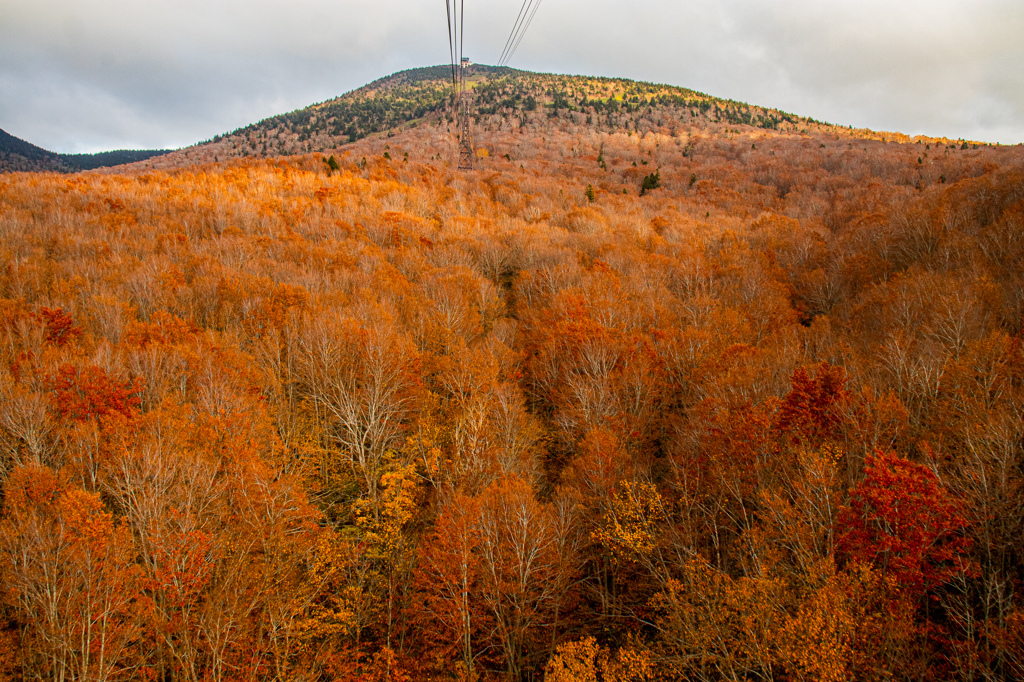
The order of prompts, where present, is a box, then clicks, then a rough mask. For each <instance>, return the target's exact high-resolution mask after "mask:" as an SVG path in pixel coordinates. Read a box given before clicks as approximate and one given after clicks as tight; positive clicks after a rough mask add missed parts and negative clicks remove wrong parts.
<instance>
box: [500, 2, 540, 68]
mask: <svg viewBox="0 0 1024 682" xmlns="http://www.w3.org/2000/svg"><path fill="white" fill-rule="evenodd" d="M540 3H541V0H537V4H536V5H534V6H533V12H531V13H530V18H529V19H527V20H526V26H525V27H524V28H523V30H521V31H520V32H519V39H518V40H516V44H515V45H514V46H513V47H512V51H511V52H509V53H508V55H507V56H506V57H505V62H504V63H505V64H506V65H507V64H508V63H509V62H510V61H511V60H512V57H513V56H514V55H515V53H516V50H518V49H519V44H520V43H521V42H523V36H525V35H526V32H527V31H528V30H530V24H532V23H533V18H534V17H535V16H537V10H538V9H540Z"/></svg>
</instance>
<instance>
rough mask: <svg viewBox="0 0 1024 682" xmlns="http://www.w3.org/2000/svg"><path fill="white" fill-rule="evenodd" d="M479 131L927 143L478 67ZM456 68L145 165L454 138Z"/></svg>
mask: <svg viewBox="0 0 1024 682" xmlns="http://www.w3.org/2000/svg"><path fill="white" fill-rule="evenodd" d="M468 85H469V87H470V88H471V90H472V92H473V94H474V106H475V107H476V111H475V115H474V122H475V129H476V130H478V131H479V132H480V133H484V134H485V133H487V132H490V131H497V130H503V129H504V130H507V129H509V128H510V127H518V128H521V129H529V130H531V131H534V132H540V133H541V136H543V132H542V131H544V130H552V131H554V130H558V131H561V132H570V131H571V132H572V133H573V134H582V133H584V132H586V131H587V130H590V131H592V132H596V133H611V132H615V131H621V132H626V131H629V132H631V133H635V134H639V135H645V134H647V133H651V132H658V133H664V134H668V135H676V136H678V135H681V134H700V135H705V136H715V137H717V136H734V135H739V134H753V133H758V134H766V135H773V136H801V135H812V136H813V135H826V134H827V135H831V136H832V137H836V136H838V137H840V138H842V139H865V140H877V141H886V140H888V141H902V142H910V141H916V140H917V139H921V140H922V141H925V142H932V141H942V142H949V141H948V140H945V139H941V140H940V139H938V138H925V137H921V138H914V140H911V139H910V138H909V137H908V136H906V135H902V134H899V133H888V132H878V131H871V130H866V129H855V128H852V127H848V126H847V127H844V126H840V125H834V124H830V123H824V122H821V121H817V120H815V119H813V118H809V117H806V116H799V115H795V114H792V113H788V112H785V111H781V110H779V109H774V108H771V107H763V106H758V105H751V104H747V103H744V102H739V101H735V100H729V99H723V98H719V97H714V96H712V95H708V94H705V93H702V92H697V91H695V90H691V89H688V88H682V87H677V86H673V85H665V84H657V83H647V82H639V81H633V80H629V79H625V78H600V77H589V76H569V75H557V74H546V73H533V72H529V71H521V70H518V69H512V68H508V67H494V66H488V65H484V64H475V65H473V66H472V67H471V70H470V73H469V76H468ZM451 112H452V87H451V70H450V67H448V66H432V67H424V68H417V69H409V70H406V71H400V72H398V73H395V74H392V75H390V76H387V77H385V78H381V79H379V80H376V81H374V82H372V83H370V84H369V85H366V86H364V87H362V88H359V89H357V90H353V91H352V92H349V93H347V94H345V95H342V96H340V97H337V98H335V99H331V100H328V101H325V102H321V103H319V104H314V105H311V106H309V107H306V108H304V109H297V110H295V111H292V112H289V113H286V114H280V115H278V116H272V117H270V118H266V119H263V120H261V121H259V122H257V123H253V124H251V125H248V126H245V127H243V128H238V129H236V130H233V131H231V132H229V133H225V134H223V135H218V136H216V137H214V138H213V139H212V140H209V141H206V142H203V143H200V144H198V145H195V146H194V147H190V148H188V149H183V150H179V151H177V152H174V153H171V154H168V155H166V156H164V157H162V158H161V159H160V160H159V161H155V162H152V163H149V164H146V165H147V167H153V168H170V167H175V166H182V165H191V164H194V163H197V162H218V161H225V160H227V159H230V158H270V157H279V156H289V155H294V154H308V153H323V152H328V153H331V154H333V153H335V152H336V151H339V150H344V149H346V148H348V145H351V144H353V143H356V142H359V141H362V140H367V139H378V140H387V139H390V138H394V137H395V136H397V135H402V134H403V133H409V132H410V131H414V130H416V129H417V128H423V127H433V128H435V129H440V128H441V126H442V124H443V126H444V131H445V132H450V124H451V123H452V113H451Z"/></svg>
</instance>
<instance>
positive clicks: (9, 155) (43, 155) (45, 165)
mask: <svg viewBox="0 0 1024 682" xmlns="http://www.w3.org/2000/svg"><path fill="white" fill-rule="evenodd" d="M168 151H170V150H167V149H144V150H143V149H119V150H116V151H112V152H99V153H96V154H57V153H55V152H50V151H47V150H45V149H43V148H42V147H37V146H35V145H34V144H30V143H28V142H25V141H24V140H22V139H19V138H17V137H14V136H13V135H10V134H8V133H6V132H4V131H3V130H0V173H4V172H19V171H22V172H23V171H51V172H53V171H56V172H58V173H73V172H75V171H81V170H93V169H95V168H103V167H106V166H118V165H121V164H125V163H134V162H136V161H143V160H145V159H149V158H152V157H154V156H160V155H161V154H166V153H167V152H168Z"/></svg>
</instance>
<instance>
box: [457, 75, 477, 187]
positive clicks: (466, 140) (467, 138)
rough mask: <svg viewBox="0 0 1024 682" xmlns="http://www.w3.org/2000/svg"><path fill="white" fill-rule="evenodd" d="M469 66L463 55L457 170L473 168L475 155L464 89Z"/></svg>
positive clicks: (466, 91) (459, 99)
mask: <svg viewBox="0 0 1024 682" xmlns="http://www.w3.org/2000/svg"><path fill="white" fill-rule="evenodd" d="M469 67H470V61H469V59H468V58H467V57H463V58H462V63H461V64H460V65H459V98H458V108H459V170H473V157H474V156H475V155H476V152H475V150H474V149H473V131H472V129H471V128H470V123H469V98H470V95H469V91H468V90H467V89H466V72H467V71H468V70H469Z"/></svg>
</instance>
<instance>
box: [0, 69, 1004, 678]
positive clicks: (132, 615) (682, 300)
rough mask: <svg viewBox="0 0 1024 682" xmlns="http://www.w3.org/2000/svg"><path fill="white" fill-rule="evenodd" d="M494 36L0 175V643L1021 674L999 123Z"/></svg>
mask: <svg viewBox="0 0 1024 682" xmlns="http://www.w3.org/2000/svg"><path fill="white" fill-rule="evenodd" d="M514 76H515V73H514V72H509V73H508V74H507V76H503V77H507V79H508V80H505V81H502V80H500V79H497V78H496V79H495V80H494V81H493V82H491V81H487V82H483V81H481V82H480V83H479V84H478V85H477V104H478V106H479V107H480V108H481V109H480V117H479V119H478V124H477V127H476V143H477V148H478V159H477V161H478V168H477V170H474V171H472V172H468V173H456V172H455V171H454V170H453V169H452V168H451V163H450V162H451V160H452V158H453V153H454V146H453V140H452V137H451V135H450V134H449V132H448V124H447V122H446V121H445V119H444V113H443V106H445V105H444V104H443V102H444V94H443V92H441V91H437V92H436V93H435V95H429V92H430V90H429V88H430V87H434V86H428V85H417V83H416V82H410V83H408V84H406V85H402V86H401V87H410V88H421V89H420V90H419V91H418V92H420V95H416V96H415V97H413V96H412V95H409V96H408V97H406V98H405V99H404V100H403V101H406V100H408V101H410V102H411V101H414V100H415V101H417V102H420V104H418V105H417V106H420V105H422V106H423V107H425V109H424V112H426V111H427V108H429V107H430V106H439V107H441V109H440V110H438V109H435V110H434V111H435V112H438V113H437V117H436V118H435V119H432V120H431V119H430V118H429V115H428V114H426V113H424V114H422V116H419V115H417V111H418V109H416V108H410V109H409V110H407V111H406V113H401V112H398V113H396V111H395V110H394V109H389V110H388V111H386V112H385V113H386V114H387V115H388V116H392V118H391V119H388V120H387V121H384V122H383V123H381V124H380V125H382V126H383V125H387V126H391V125H395V124H396V121H397V122H402V123H403V125H402V127H400V128H390V129H388V130H390V133H391V134H390V136H389V133H388V132H387V131H385V130H384V128H381V129H380V130H373V129H372V128H373V126H374V125H377V124H376V123H374V124H372V125H371V124H369V123H367V124H366V127H363V123H360V122H356V123H354V125H355V126H356V131H357V135H356V136H355V137H358V138H360V139H358V141H356V142H353V143H347V139H346V141H345V142H346V144H345V145H344V146H343V147H339V148H337V149H335V146H336V145H337V143H338V140H336V139H335V134H334V133H333V132H332V133H331V134H330V136H329V137H330V139H329V140H328V139H327V137H324V138H323V142H321V141H320V139H321V138H315V137H312V136H311V137H310V138H309V139H307V140H302V141H301V143H302V144H307V143H308V144H313V145H321V144H322V145H327V148H328V149H329V150H330V152H329V153H318V152H313V153H305V154H300V155H292V156H284V157H281V158H270V159H263V158H244V159H228V157H229V156H230V155H231V154H235V153H240V151H239V150H240V147H231V145H232V144H235V143H237V142H238V141H240V140H243V139H244V140H256V141H257V149H256V150H252V147H251V145H250V146H249V149H250V150H251V151H255V152H257V153H259V154H260V155H262V146H261V145H262V140H263V139H266V140H267V142H268V147H267V154H268V155H270V154H271V153H272V151H273V150H274V149H275V148H276V145H277V144H278V143H277V142H276V140H281V139H285V147H284V150H285V151H288V150H289V149H291V148H290V147H288V146H287V145H289V144H292V143H291V142H288V140H290V139H292V138H290V137H288V136H289V135H291V136H296V137H299V136H301V135H302V134H303V132H304V131H303V129H302V126H304V125H306V124H304V123H302V122H301V121H302V119H297V121H296V122H295V126H296V127H295V128H292V127H289V128H288V133H287V134H286V135H285V137H284V138H282V137H281V133H280V132H279V133H278V134H277V137H274V135H273V134H272V133H271V131H275V130H276V131H282V130H283V129H284V128H283V126H284V119H282V120H280V121H278V122H276V123H272V126H273V127H267V126H270V125H271V123H267V122H264V123H263V124H261V126H257V127H254V128H252V129H251V130H250V131H248V132H244V133H242V132H240V133H236V134H235V135H232V136H228V137H225V138H224V139H223V140H221V141H218V142H216V143H213V144H212V145H211V146H209V149H207V148H205V147H203V148H199V149H193V150H190V152H189V153H190V154H191V155H192V157H191V158H193V159H196V158H198V157H201V158H209V162H208V163H201V164H198V163H197V164H193V165H187V164H186V161H187V159H186V157H185V156H184V153H176V154H173V155H170V157H161V159H153V160H151V161H150V162H147V163H153V164H156V163H157V162H158V161H161V160H166V161H167V163H168V164H173V165H176V166H177V167H168V168H167V169H165V170H160V169H153V168H149V169H146V168H139V167H136V168H134V169H121V170H120V171H119V172H113V171H106V172H104V173H80V174H77V175H74V176H63V175H58V174H10V175H5V176H2V177H0V250H2V254H3V258H2V261H0V262H2V263H3V267H2V269H0V464H2V466H0V481H2V492H3V506H2V517H0V580H2V584H3V586H4V590H3V591H2V593H0V600H2V602H0V677H4V678H6V679H14V680H28V679H54V680H56V679H62V680H86V679H88V680H112V679H116V678H121V679H152V680H193V681H198V680H285V679H289V680H346V681H351V682H356V681H357V680H358V681H371V680H374V681H376V680H380V681H385V680H387V681H397V680H512V681H515V682H518V681H520V680H538V681H539V680H548V681H550V682H569V681H584V680H590V681H594V682H596V681H597V680H604V681H610V680H618V681H626V680H636V681H640V680H680V679H695V680H779V681H783V680H826V681H833V680H834V681H837V682H838V681H840V680H850V679H856V680H890V679H898V680H912V679H913V680H951V679H959V680H975V679H1005V680H1010V679H1018V678H1020V677H1021V675H1022V674H1024V607H1022V604H1021V603H1020V597H1019V589H1020V587H1021V581H1022V578H1024V572H1022V569H1024V563H1022V560H1024V557H1022V530H1024V527H1022V521H1024V495H1022V489H1021V484H1022V480H1024V479H1022V476H1024V471H1022V469H1021V464H1022V454H1024V451H1022V448H1024V440H1022V437H1024V354H1022V353H1024V352H1022V344H1021V341H1022V334H1024V173H1022V171H1021V170H1020V169H1021V168H1022V167H1024V151H1022V149H1021V148H1020V147H989V146H985V145H976V144H973V143H971V144H968V143H965V142H962V141H957V142H953V141H951V140H942V141H936V140H932V139H929V140H920V141H910V140H908V139H906V138H904V137H899V136H896V135H894V134H889V133H885V134H869V133H866V132H864V131H852V130H849V129H843V128H839V127H835V126H825V125H824V124H821V125H818V124H814V123H812V122H810V121H807V120H805V119H798V118H796V117H790V119H788V120H786V119H784V118H782V115H781V114H779V113H778V112H773V111H770V110H762V109H758V108H756V107H746V106H745V105H738V104H729V103H723V102H721V101H718V100H711V99H709V98H704V96H702V95H698V94H696V93H687V94H683V93H681V92H676V91H671V92H670V91H667V90H664V89H663V88H661V86H641V85H636V84H634V86H631V87H635V88H637V90H636V91H635V92H634V91H633V90H626V89H625V88H624V87H623V83H622V82H621V81H610V80H609V81H603V80H598V79H584V80H578V81H577V80H573V79H564V80H560V79H561V77H550V79H549V80H550V86H546V87H549V88H550V89H551V90H552V91H553V93H554V94H552V95H551V96H550V101H548V99H545V97H542V96H541V91H540V89H535V90H517V89H516V88H515V87H513V86H512V85H510V83H512V82H513V78H514ZM538 78H539V77H538ZM425 82H432V81H425ZM396 87H398V86H396ZM645 88H647V89H645ZM373 89H374V87H373V86H370V90H373ZM517 93H518V94H517ZM558 93H561V95H559V94H558ZM613 94H615V95H617V96H621V98H622V99H621V101H620V100H619V99H618V98H617V97H616V98H615V99H608V98H610V97H611V96H612V95H613ZM367 97H368V98H370V99H372V97H370V95H369V94H367ZM403 97H405V96H403ZM432 97H434V99H431V98H432ZM517 97H518V99H517ZM531 97H532V98H533V99H534V100H536V101H535V102H534V103H531V102H530V98H531ZM559 97H561V99H559ZM584 98H586V102H587V104H585V105H584V104H583V103H582V102H583V101H584ZM634 98H636V99H634ZM645 98H647V99H646V101H645ZM652 98H658V99H657V102H655V101H654V99H652ZM673 98H681V99H673ZM508 100H511V101H512V103H513V104H514V105H515V106H511V105H506V102H507V101H508ZM636 100H639V101H636ZM346 101H347V102H348V103H347V104H346V106H349V107H350V111H351V110H354V108H355V107H356V106H357V103H356V100H355V99H352V100H351V101H349V100H346ZM432 102H433V104H432ZM563 102H564V106H563V105H562V104H563ZM597 102H601V104H600V107H598V105H597V104H596V103H597ZM610 102H611V104H609V103H610ZM702 102H708V103H709V104H708V105H707V107H704V106H703V104H701V103H702ZM534 105H535V108H531V107H534ZM323 106H325V107H326V106H329V105H323ZM330 106H334V105H330ZM338 106H340V105H338ZM359 106H362V105H359ZM492 108H493V111H491V109H492ZM730 111H731V112H732V113H731V114H728V113H726V112H730ZM406 114H409V115H410V116H412V117H411V118H407V119H404V120H403V118H402V117H404V116H406ZM321 115H324V114H317V116H321ZM748 115H749V118H744V121H743V122H731V121H728V120H727V119H728V117H729V116H743V117H747V116H748ZM317 120H320V119H317ZM353 120H354V119H353ZM367 120H369V119H367ZM359 121H363V119H361V118H360V119H359ZM417 121H420V122H419V123H418V124H417V125H415V126H413V125H412V124H413V123H417ZM289 125H291V124H289ZM264 132H266V135H265V137H261V136H262V135H264ZM364 133H367V134H366V135H364ZM320 134H321V133H317V135H320ZM338 135H348V136H349V137H351V135H350V134H348V133H346V132H345V130H342V131H340V133H338ZM295 144H299V141H298V140H295ZM218 145H220V146H218ZM228 150H231V151H228ZM204 155H205V156H204ZM215 155H216V156H218V157H219V162H213V158H212V157H213V156H215Z"/></svg>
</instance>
